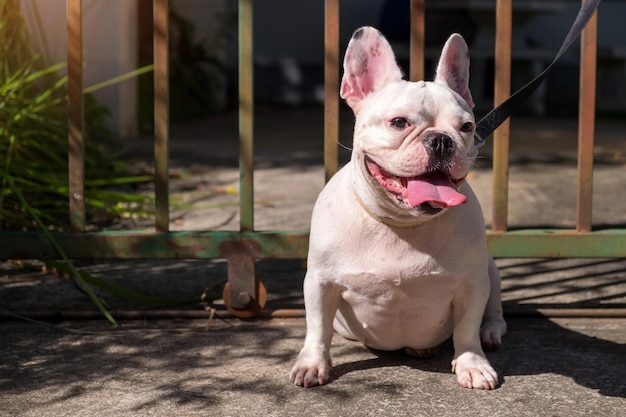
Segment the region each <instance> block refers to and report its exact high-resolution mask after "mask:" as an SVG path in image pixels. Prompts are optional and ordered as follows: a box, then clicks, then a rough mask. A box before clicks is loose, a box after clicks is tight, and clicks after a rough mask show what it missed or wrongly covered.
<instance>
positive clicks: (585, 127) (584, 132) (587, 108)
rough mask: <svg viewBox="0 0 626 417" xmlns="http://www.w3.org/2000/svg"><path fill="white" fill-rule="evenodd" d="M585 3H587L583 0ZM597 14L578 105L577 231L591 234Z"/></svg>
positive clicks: (586, 38) (586, 41)
mask: <svg viewBox="0 0 626 417" xmlns="http://www.w3.org/2000/svg"><path fill="white" fill-rule="evenodd" d="M582 1H583V3H584V2H585V0H582ZM597 29H598V12H597V11H596V12H595V13H594V15H593V16H592V18H591V20H590V21H589V23H588V24H587V27H586V28H585V30H584V31H583V32H582V34H581V38H580V39H581V41H580V54H581V64H580V96H579V103H578V106H579V107H578V108H579V110H578V192H577V200H576V216H577V220H576V230H577V231H579V232H588V231H591V223H592V208H593V203H592V200H593V195H592V193H593V145H594V130H595V110H596V55H597Z"/></svg>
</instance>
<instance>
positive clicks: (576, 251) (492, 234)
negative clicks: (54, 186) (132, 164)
mask: <svg viewBox="0 0 626 417" xmlns="http://www.w3.org/2000/svg"><path fill="white" fill-rule="evenodd" d="M168 2H169V0H154V80H155V83H154V93H155V94H154V97H155V101H154V114H155V116H154V117H155V120H154V122H155V138H154V155H155V178H154V182H155V215H156V222H155V230H154V231H150V232H143V231H116V232H86V231H85V205H84V198H83V196H84V177H85V175H84V143H83V91H82V90H83V85H82V84H83V83H82V78H83V65H82V62H83V60H82V37H83V27H82V0H67V16H68V40H69V41H68V88H69V118H68V123H69V138H68V139H69V145H70V146H69V155H68V157H69V196H68V197H69V201H70V213H69V217H70V224H71V232H70V233H57V234H55V235H54V236H55V238H56V239H57V241H58V243H59V244H60V246H61V247H62V249H63V250H64V251H65V252H66V254H67V255H68V256H69V257H70V258H73V259H175V258H178V259H180V258H188V259H213V258H223V259H226V260H227V261H228V287H227V290H226V291H225V296H226V297H227V298H228V299H229V307H230V308H231V309H233V310H234V311H235V312H239V313H240V315H242V316H245V315H248V314H253V313H255V311H252V307H250V306H251V305H252V304H250V298H251V299H252V300H256V299H258V298H259V297H260V296H261V295H260V294H259V292H260V291H264V290H260V289H259V283H258V282H257V281H256V280H255V276H254V262H255V260H257V259H268V258H296V259H297V258H306V255H307V248H308V230H275V231H256V230H255V227H254V211H253V203H254V201H253V175H254V170H253V125H254V106H253V83H252V78H253V37H252V28H253V0H239V28H238V30H239V141H240V155H239V168H240V203H239V205H240V227H239V230H238V231H193V232H172V231H170V230H169V223H170V221H169V166H168V165H169V164H168V158H169V156H168V148H169V146H168V140H169V116H168V112H169V108H168V97H169V92H168V26H169V21H168V8H169V4H168ZM410 7H411V8H410V14H411V22H412V25H411V36H410V45H411V46H410V49H411V54H410V73H409V77H410V79H413V80H417V79H423V68H424V42H423V40H424V21H425V19H424V0H412V1H411V6H410ZM495 7H496V43H495V52H494V56H495V60H496V65H495V68H496V73H495V84H494V91H495V93H494V95H495V100H494V101H495V103H494V104H498V103H500V102H502V101H504V99H506V98H507V97H508V96H509V95H510V78H511V77H510V74H511V36H512V29H511V27H512V24H511V22H512V1H511V0H497V2H496V6H495ZM596 31H597V17H596V16H594V18H592V20H591V22H590V23H589V25H588V26H587V28H586V29H585V31H584V33H583V35H582V42H581V65H580V88H581V90H580V105H579V132H578V184H577V187H578V188H577V190H578V193H577V222H576V228H575V229H572V230H557V229H526V230H515V231H508V230H507V228H508V227H507V213H508V207H507V205H508V170H509V164H508V156H509V125H508V122H506V123H505V124H503V125H502V126H501V127H500V128H499V129H498V130H497V131H496V132H495V133H494V138H493V141H494V156H493V161H494V164H493V173H494V184H493V191H494V192H493V214H492V228H491V230H488V231H487V235H488V244H489V249H490V251H491V253H492V254H493V256H494V257H624V256H626V230H624V229H604V230H593V227H592V216H591V213H592V175H593V145H594V124H595V119H594V114H595V106H594V103H595V90H596V86H595V78H596ZM324 45H325V58H324V60H325V64H324V65H325V68H324V75H325V103H324V107H325V116H324V126H325V127H324V166H325V177H326V179H328V178H330V177H331V176H332V175H333V174H334V173H335V172H336V171H337V169H338V147H337V143H338V130H339V129H338V125H339V122H338V119H339V98H338V91H339V79H340V74H339V62H340V61H339V58H340V57H339V0H325V39H324ZM583 103H584V104H583ZM0 243H1V244H0V259H26V258H37V259H55V258H59V253H58V252H57V250H56V249H55V247H54V246H53V245H52V244H51V242H50V241H49V239H48V238H47V237H46V235H45V234H43V233H40V232H6V231H3V232H1V233H0ZM242 294H244V295H245V294H247V295H249V296H250V297H241V295H242Z"/></svg>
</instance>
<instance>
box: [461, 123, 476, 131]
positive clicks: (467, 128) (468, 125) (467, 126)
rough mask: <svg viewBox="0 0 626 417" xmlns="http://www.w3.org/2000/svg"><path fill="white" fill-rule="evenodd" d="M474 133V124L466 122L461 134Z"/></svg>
mask: <svg viewBox="0 0 626 417" xmlns="http://www.w3.org/2000/svg"><path fill="white" fill-rule="evenodd" d="M473 131H474V123H472V122H465V123H463V126H461V132H465V133H472V132H473Z"/></svg>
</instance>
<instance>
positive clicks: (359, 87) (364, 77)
mask: <svg viewBox="0 0 626 417" xmlns="http://www.w3.org/2000/svg"><path fill="white" fill-rule="evenodd" d="M343 70H344V73H343V79H342V80H341V90H340V94H341V98H343V99H345V100H346V102H347V103H348V105H349V106H350V107H351V108H352V110H353V111H354V113H355V114H356V113H357V112H358V108H359V103H360V102H361V100H363V99H364V98H365V97H367V96H368V95H369V94H370V93H372V92H374V91H378V90H380V89H381V88H383V87H384V86H386V85H387V84H389V83H391V82H394V81H399V80H401V79H402V71H401V70H400V67H398V64H397V63H396V58H395V55H394V54H393V51H392V49H391V46H390V45H389V42H387V39H385V37H384V36H383V35H382V34H381V33H380V32H379V31H378V30H377V29H375V28H373V27H368V26H365V27H362V28H360V29H357V30H356V31H355V32H354V34H353V35H352V39H350V43H349V44H348V49H347V50H346V56H345V58H344V60H343Z"/></svg>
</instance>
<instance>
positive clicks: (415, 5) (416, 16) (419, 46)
mask: <svg viewBox="0 0 626 417" xmlns="http://www.w3.org/2000/svg"><path fill="white" fill-rule="evenodd" d="M410 13H411V39H410V48H411V51H410V58H409V59H410V61H409V79H410V80H411V81H419V80H423V79H424V28H425V24H424V22H425V17H424V0H411V12H410Z"/></svg>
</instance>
